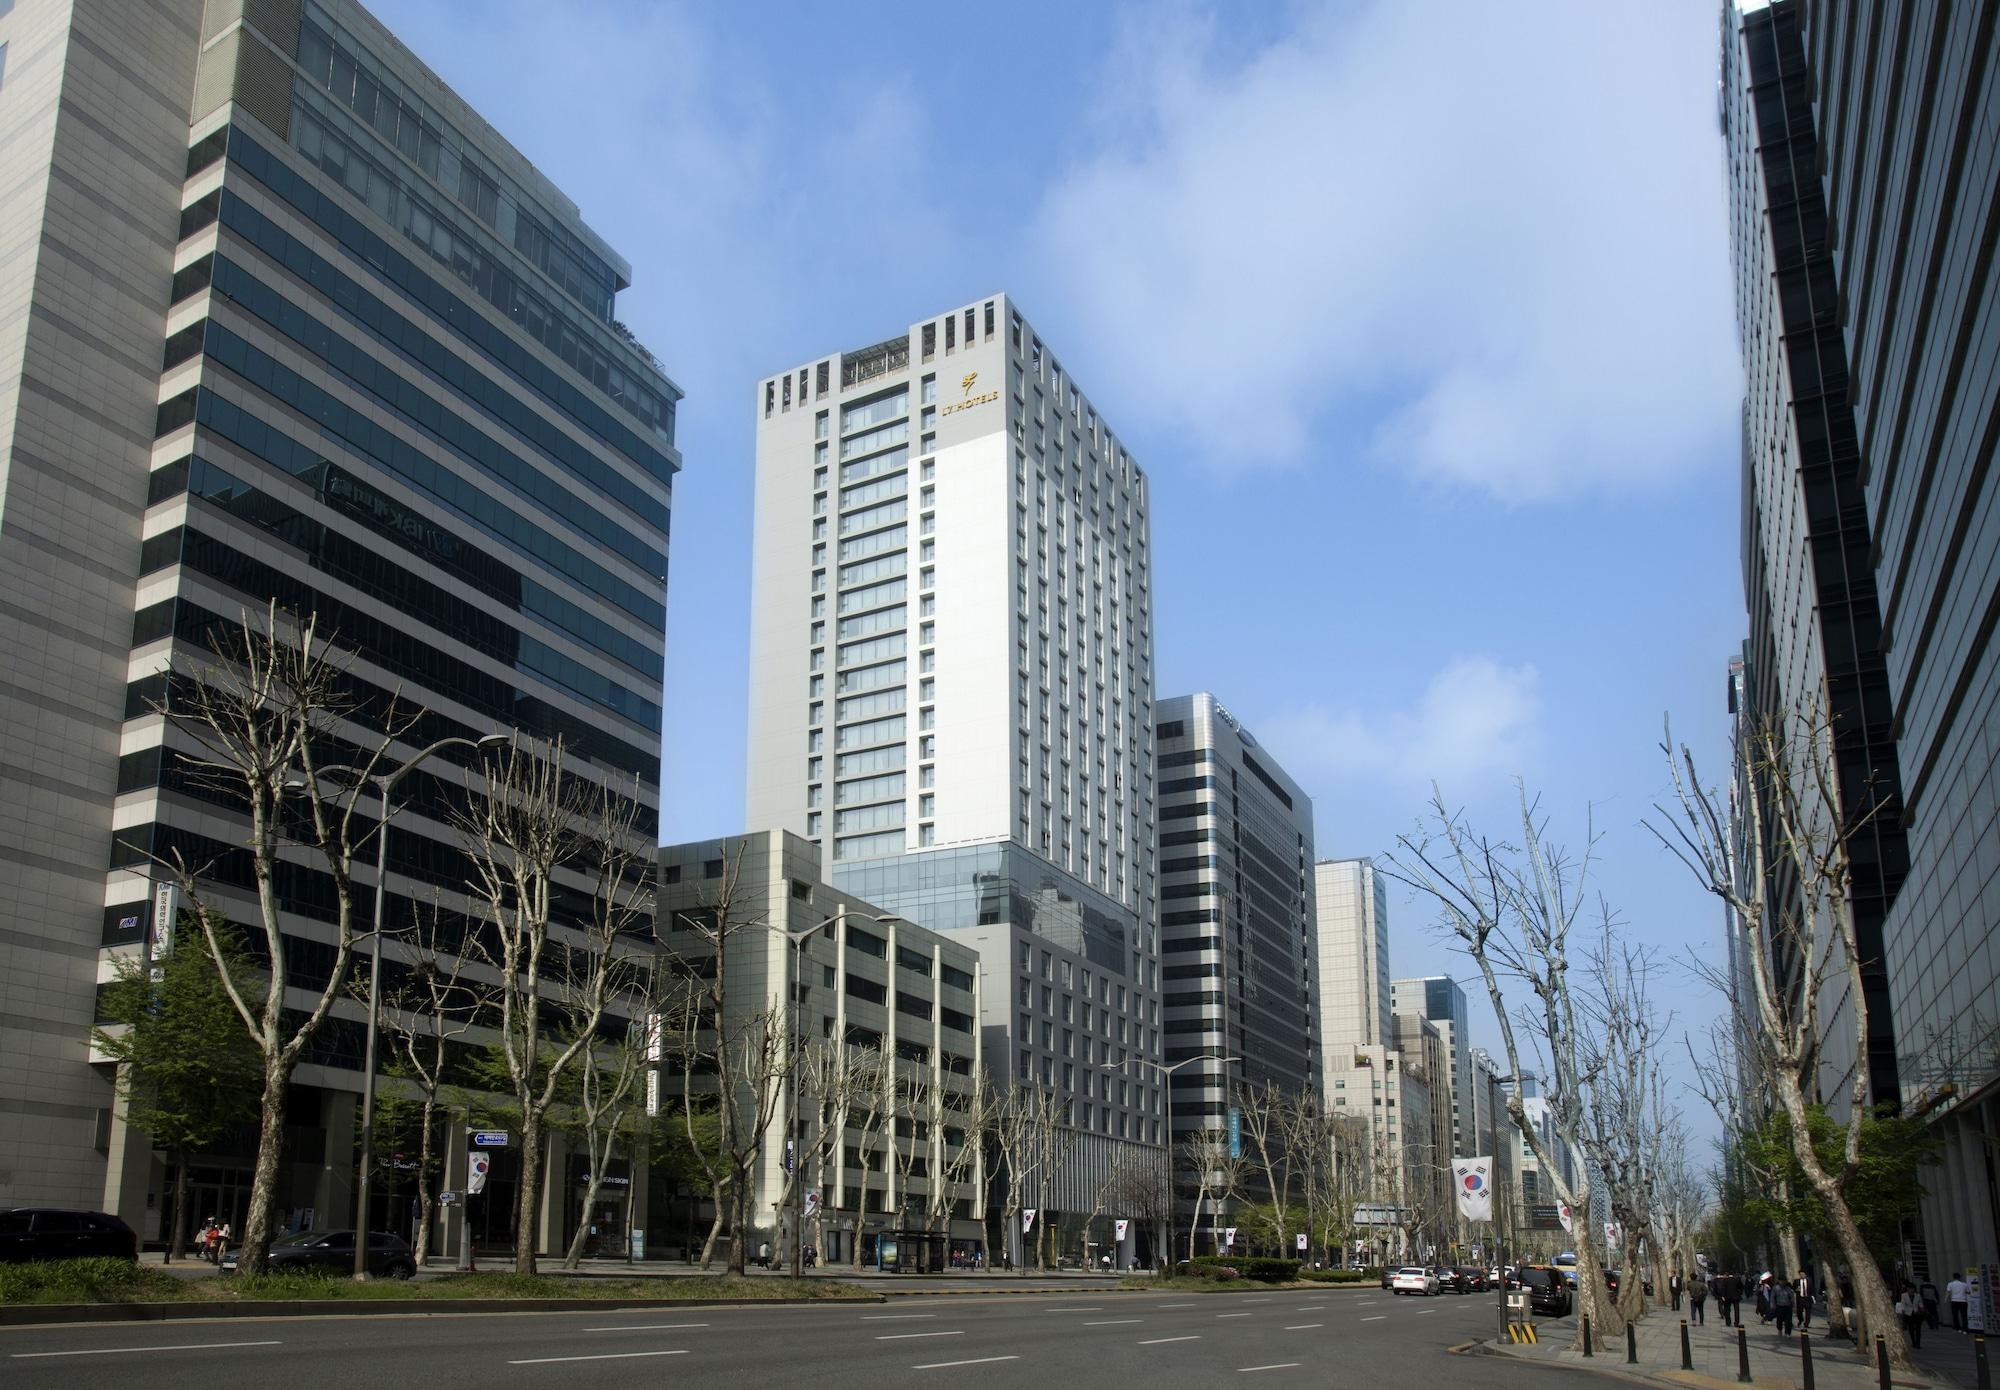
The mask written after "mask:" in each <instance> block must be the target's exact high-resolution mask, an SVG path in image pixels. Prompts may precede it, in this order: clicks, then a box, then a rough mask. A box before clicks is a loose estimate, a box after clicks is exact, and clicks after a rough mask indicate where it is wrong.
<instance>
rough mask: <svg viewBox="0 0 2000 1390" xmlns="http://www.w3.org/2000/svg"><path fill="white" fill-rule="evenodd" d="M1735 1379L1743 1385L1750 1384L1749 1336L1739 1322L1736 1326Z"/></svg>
mask: <svg viewBox="0 0 2000 1390" xmlns="http://www.w3.org/2000/svg"><path fill="white" fill-rule="evenodd" d="M1736 1378H1737V1379H1738V1380H1740V1381H1742V1382H1743V1383H1744V1384H1745V1385H1748V1384H1749V1383H1750V1334H1749V1333H1748V1332H1745V1331H1744V1330H1743V1324H1742V1323H1740V1322H1739V1323H1737V1324H1736Z"/></svg>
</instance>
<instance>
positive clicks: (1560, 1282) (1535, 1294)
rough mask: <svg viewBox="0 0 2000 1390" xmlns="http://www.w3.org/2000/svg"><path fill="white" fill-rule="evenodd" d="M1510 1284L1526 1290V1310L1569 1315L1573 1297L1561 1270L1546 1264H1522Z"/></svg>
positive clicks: (1556, 1315)
mask: <svg viewBox="0 0 2000 1390" xmlns="http://www.w3.org/2000/svg"><path fill="white" fill-rule="evenodd" d="M1511 1284H1512V1286H1513V1287H1515V1288H1521V1289H1526V1290H1527V1291H1528V1311H1529V1312H1531V1313H1542V1314H1544V1315H1546V1316H1548V1317H1552V1318H1563V1317H1568V1316H1569V1311H1570V1308H1571V1307H1572V1306H1573V1299H1572V1296H1571V1294H1570V1287H1569V1280H1568V1279H1566V1278H1564V1277H1563V1271H1562V1270H1560V1269H1555V1268H1552V1267H1551V1266H1548V1265H1522V1266H1521V1267H1520V1268H1519V1269H1518V1270H1516V1271H1515V1272H1514V1278H1513V1280H1512V1281H1511Z"/></svg>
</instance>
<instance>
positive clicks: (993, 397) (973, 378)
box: [938, 372, 1000, 415]
mask: <svg viewBox="0 0 2000 1390" xmlns="http://www.w3.org/2000/svg"><path fill="white" fill-rule="evenodd" d="M978 381H979V373H978V372H967V373H966V374H965V375H964V376H962V377H960V378H959V382H958V385H959V389H960V390H962V391H963V392H964V393H965V399H964V400H961V401H954V402H952V403H951V404H950V405H948V406H946V407H945V408H944V409H943V410H940V411H939V412H938V414H940V415H950V414H951V413H953V412H954V411H959V410H970V409H972V407H974V406H975V405H985V404H987V403H988V402H990V401H997V400H999V399H1000V393H999V392H998V391H988V392H987V393H986V394H985V395H983V396H975V395H973V394H972V388H973V387H974V386H975V385H977V384H978Z"/></svg>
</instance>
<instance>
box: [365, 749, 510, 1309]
mask: <svg viewBox="0 0 2000 1390" xmlns="http://www.w3.org/2000/svg"><path fill="white" fill-rule="evenodd" d="M510 738H511V735H508V734H487V735H485V736H483V737H481V738H476V739H474V738H441V739H439V740H438V741H437V742H436V743H433V744H432V745H430V747H428V748H425V749H423V750H421V751H420V752H418V753H417V754H415V755H414V756H413V757H411V758H409V759H408V760H407V761H405V762H404V763H403V765H402V766H401V767H399V768H397V769H396V770H395V771H394V772H383V773H377V774H375V775H374V776H373V777H370V778H369V779H368V780H369V781H371V782H373V783H374V784H375V789H376V791H377V792H379V793H380V794H381V797H382V819H381V822H380V823H379V824H378V825H377V826H376V827H375V941H374V945H373V949H372V950H371V951H370V952H369V954H368V1042H367V1045H366V1046H365V1047H364V1048H363V1050H362V1058H361V1172H360V1174H359V1175H358V1176H357V1178H356V1179H355V1183H354V1277H355V1278H356V1279H366V1278H367V1277H368V1174H369V1170H370V1169H372V1168H373V1167H374V1166H375V1052H376V1047H377V1045H378V1039H379V1038H380V1035H381V1027H382V918H383V915H384V914H385V913H386V912H387V911H388V879H389V818H390V817H391V816H393V815H394V814H395V807H394V806H392V805H391V804H390V801H389V796H390V793H392V792H394V791H395V789H396V784H397V783H398V782H400V781H402V780H403V777H404V775H405V774H406V773H409V772H411V771H413V770H414V769H415V768H416V767H417V765H418V764H419V763H421V762H423V760H424V759H426V758H428V757H429V756H430V755H431V754H433V753H436V752H439V751H441V750H443V749H446V748H454V747H455V748H471V749H475V750H476V749H480V748H492V747H496V746H498V745H499V744H502V743H506V742H507V741H508V740H509V739H510Z"/></svg>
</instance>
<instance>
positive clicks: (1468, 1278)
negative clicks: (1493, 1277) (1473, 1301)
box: [1438, 1265, 1493, 1293]
mask: <svg viewBox="0 0 2000 1390" xmlns="http://www.w3.org/2000/svg"><path fill="white" fill-rule="evenodd" d="M1438 1277H1439V1279H1441V1280H1443V1281H1444V1286H1445V1287H1446V1288H1448V1289H1450V1290H1451V1291H1452V1292H1453V1293H1485V1292H1486V1291H1487V1290H1488V1289H1490V1288H1492V1287H1493V1285H1492V1284H1491V1283H1490V1282H1488V1279H1487V1275H1486V1271H1485V1270H1484V1269H1481V1268H1480V1267H1479V1266H1478V1265H1457V1266H1454V1267H1452V1268H1448V1269H1443V1270H1440V1271H1439V1272H1438Z"/></svg>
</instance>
